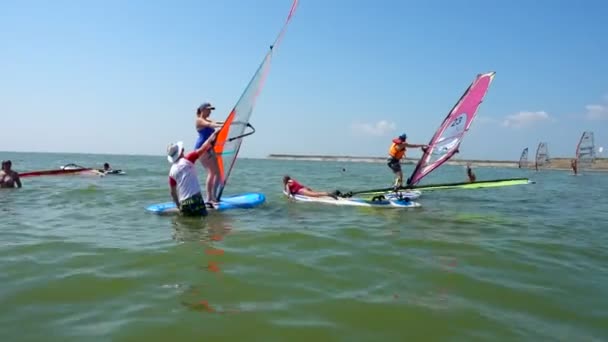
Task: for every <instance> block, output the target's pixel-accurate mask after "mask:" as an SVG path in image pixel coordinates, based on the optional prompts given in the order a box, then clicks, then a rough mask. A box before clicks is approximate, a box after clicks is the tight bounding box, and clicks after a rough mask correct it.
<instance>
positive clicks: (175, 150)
mask: <svg viewBox="0 0 608 342" xmlns="http://www.w3.org/2000/svg"><path fill="white" fill-rule="evenodd" d="M183 151H184V143H183V142H181V141H178V142H176V143H173V144H171V145H169V146H168V147H167V160H168V161H169V163H171V164H173V163H175V162H176V161H177V159H179V156H180V154H182V152H183Z"/></svg>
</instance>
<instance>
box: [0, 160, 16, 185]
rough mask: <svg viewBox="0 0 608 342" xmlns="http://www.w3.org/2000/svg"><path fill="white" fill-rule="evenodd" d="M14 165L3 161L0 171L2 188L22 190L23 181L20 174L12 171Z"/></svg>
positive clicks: (8, 161)
mask: <svg viewBox="0 0 608 342" xmlns="http://www.w3.org/2000/svg"><path fill="white" fill-rule="evenodd" d="M12 165H13V163H12V162H11V161H10V160H3V161H2V170H0V188H20V187H21V179H19V174H18V173H17V172H15V171H13V170H12V169H11V167H12Z"/></svg>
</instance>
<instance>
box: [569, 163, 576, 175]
mask: <svg viewBox="0 0 608 342" xmlns="http://www.w3.org/2000/svg"><path fill="white" fill-rule="evenodd" d="M577 164H578V163H577V161H576V159H572V161H570V167H571V168H572V171H574V174H575V175H576V174H577V173H578V165H577Z"/></svg>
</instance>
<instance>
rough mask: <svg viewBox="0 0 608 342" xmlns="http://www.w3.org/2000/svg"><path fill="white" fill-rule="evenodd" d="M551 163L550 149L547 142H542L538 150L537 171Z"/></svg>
mask: <svg viewBox="0 0 608 342" xmlns="http://www.w3.org/2000/svg"><path fill="white" fill-rule="evenodd" d="M549 162H550V158H549V147H548V146H547V143H546V142H541V143H539V144H538V147H537V148H536V169H537V170H538V168H539V167H543V166H546V165H547V164H549Z"/></svg>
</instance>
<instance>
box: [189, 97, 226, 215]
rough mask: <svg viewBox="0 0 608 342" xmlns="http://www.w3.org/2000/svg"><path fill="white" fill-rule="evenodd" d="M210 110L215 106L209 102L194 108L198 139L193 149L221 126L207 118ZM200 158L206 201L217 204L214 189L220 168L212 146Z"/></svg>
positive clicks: (198, 146)
mask: <svg viewBox="0 0 608 342" xmlns="http://www.w3.org/2000/svg"><path fill="white" fill-rule="evenodd" d="M212 110H215V107H214V106H213V105H211V103H209V102H204V103H203V104H201V105H200V106H199V107H198V108H197V109H196V131H197V132H198V139H197V140H196V144H194V149H195V150H196V149H199V148H200V147H201V146H203V144H204V143H205V142H206V141H207V140H208V139H209V137H210V136H211V135H212V134H213V133H214V132H215V129H216V128H219V127H222V123H221V122H215V121H213V120H211V119H209V116H210V115H211V111H212ZM200 160H201V165H203V167H204V168H205V169H206V170H207V181H206V191H207V202H209V203H212V204H217V203H218V199H217V198H215V191H214V189H215V186H216V184H217V182H218V180H219V177H220V168H219V165H218V163H217V159H216V158H215V152H214V151H213V148H211V149H209V150H208V151H207V152H206V153H205V154H204V155H202V156H201V158H200Z"/></svg>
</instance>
